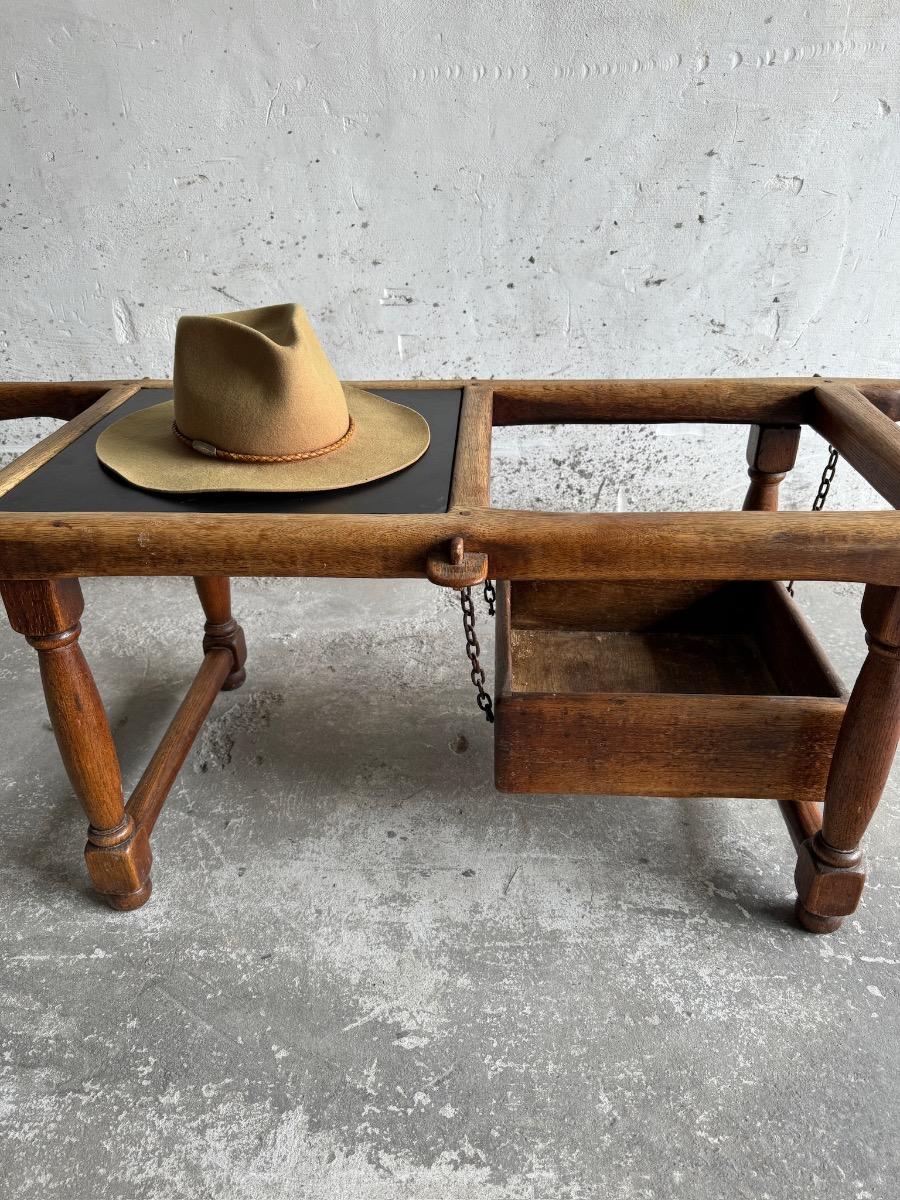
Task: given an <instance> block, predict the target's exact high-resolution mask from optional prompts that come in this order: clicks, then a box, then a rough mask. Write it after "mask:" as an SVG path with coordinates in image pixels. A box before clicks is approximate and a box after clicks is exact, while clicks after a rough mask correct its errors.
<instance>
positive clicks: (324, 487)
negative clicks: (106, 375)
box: [96, 383, 431, 493]
mask: <svg viewBox="0 0 900 1200" xmlns="http://www.w3.org/2000/svg"><path fill="white" fill-rule="evenodd" d="M342 387H343V389H344V395H345V396H346V398H347V407H348V409H349V410H350V415H351V417H352V418H353V424H354V426H355V428H354V432H353V437H352V438H351V439H350V441H349V442H348V443H347V444H346V445H345V446H342V447H341V448H340V449H339V450H334V451H332V452H331V453H330V454H323V455H322V456H321V457H319V458H308V459H304V460H301V461H300V462H292V463H237V462H229V461H228V460H227V459H216V458H208V457H206V456H205V455H203V454H199V453H198V452H197V451H196V450H192V449H191V448H190V447H189V446H186V445H184V443H183V442H180V441H179V440H178V438H177V437H176V436H175V434H174V433H173V432H172V421H173V419H174V401H172V400H166V401H164V402H163V403H162V404H154V405H152V406H151V407H150V408H142V409H139V410H138V411H137V412H133V413H129V414H128V415H127V416H125V417H121V418H120V419H119V420H118V421H116V422H115V423H114V424H112V425H109V426H108V427H107V428H106V429H104V430H103V432H102V433H101V434H100V436H99V438H98V439H97V447H96V448H97V457H98V458H99V459H100V461H101V462H102V463H103V464H104V466H106V467H109V469H110V470H111V471H114V472H115V473H116V474H117V475H120V476H121V477H122V478H123V479H124V480H125V481H126V482H127V483H131V484H134V486H135V487H139V488H143V489H144V490H145V491H151V492H178V493H191V492H326V491H332V490H336V489H338V488H347V487H356V486H358V485H359V484H361V483H371V482H372V481H373V480H375V479H384V477H385V476H386V475H393V474H395V473H396V472H397V471H402V470H403V469H404V467H408V466H411V465H412V463H414V462H416V460H417V459H419V458H421V457H422V455H423V454H424V453H425V451H426V450H427V449H428V443H429V441H430V439H431V434H430V431H429V429H428V422H427V421H426V420H425V418H424V417H423V416H422V415H421V413H417V412H415V411H414V410H413V409H411V408H406V407H405V406H404V405H402V404H395V403H394V402H393V401H392V400H385V399H384V397H383V396H375V395H373V394H372V393H371V392H364V391H363V390H362V389H361V388H355V387H352V386H351V385H350V384H347V383H345V384H342Z"/></svg>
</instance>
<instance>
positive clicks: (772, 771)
mask: <svg viewBox="0 0 900 1200" xmlns="http://www.w3.org/2000/svg"><path fill="white" fill-rule="evenodd" d="M360 386H363V387H366V388H370V389H372V390H375V391H379V392H382V393H383V394H388V395H395V394H397V395H398V396H399V394H401V393H402V396H403V402H404V403H407V404H410V405H412V406H413V407H418V408H419V410H420V411H422V412H423V413H425V415H426V416H427V418H428V420H429V423H430V424H431V426H432V446H431V447H430V448H429V451H428V452H427V454H426V455H425V456H424V458H423V459H422V460H420V462H419V463H417V464H415V466H414V467H411V468H409V470H408V471H405V472H402V473H401V474H400V475H399V476H397V477H395V478H394V480H393V481H380V482H379V483H378V484H371V485H366V486H365V487H363V488H355V489H350V491H349V492H348V493H335V494H334V495H332V496H331V497H328V496H326V497H319V498H318V499H315V498H313V499H310V498H303V497H287V498H286V497H284V496H281V497H275V498H273V497H271V496H270V497H267V498H254V497H252V496H247V495H246V494H244V495H241V496H239V497H235V496H229V497H223V496H206V497H185V498H182V499H179V498H176V499H172V498H161V497H156V496H153V495H151V494H149V493H142V492H138V491H137V490H135V489H132V488H129V487H128V486H127V485H125V484H123V483H121V482H120V481H118V480H115V479H113V478H112V477H111V476H110V475H109V474H108V473H107V472H105V471H104V470H103V468H101V467H100V465H99V464H98V463H97V461H96V457H95V455H94V453H93V445H94V441H95V439H96V436H97V434H98V433H99V431H100V430H101V429H102V428H103V427H104V426H105V424H108V423H109V422H110V421H111V420H114V419H115V418H116V417H117V416H119V415H121V413H122V412H123V411H128V410H132V409H134V408H135V407H140V406H142V405H145V404H149V403H155V402H157V401H158V400H159V399H162V398H164V396H165V394H166V393H165V390H166V389H169V388H170V387H171V385H170V383H168V382H167V381H162V380H148V379H144V380H132V381H128V382H87V383H32V384H21V383H9V384H0V419H11V418H17V417H36V416H51V417H57V418H63V419H65V421H66V424H64V425H62V426H60V427H59V428H58V429H57V430H56V431H55V432H54V433H52V434H51V435H50V436H49V437H47V438H45V439H44V440H43V441H41V442H40V443H38V444H37V445H36V446H34V447H33V448H32V449H30V450H28V451H27V452H26V453H25V454H23V455H22V456H21V457H19V458H18V459H16V460H15V461H14V462H12V463H11V464H10V465H9V466H8V467H6V468H5V469H4V470H3V471H0V581H2V582H0V594H2V597H3V600H4V603H5V606H6V611H7V613H8V616H9V620H10V623H11V625H12V627H13V628H14V629H15V630H17V631H18V632H19V633H21V634H23V635H24V636H25V637H26V638H27V640H28V641H29V642H30V644H31V645H32V646H34V647H35V649H36V650H37V652H38V657H39V661H40V667H41V676H42V681H43V686H44V692H45V695H46V700H47V706H48V709H49V712H50V717H51V721H52V723H53V728H54V731H55V734H56V738H57V742H58V744H59V749H60V753H61V755H62V758H63V762H64V764H65V767H66V770H67V772H68V775H69V779H70V780H71V783H72V786H73V789H74V791H75V793H76V794H77V796H78V798H79V799H80V801H81V803H82V805H83V807H84V810H85V812H86V814H87V817H88V820H89V823H90V824H89V828H88V841H87V846H86V849H85V856H86V860H87V866H88V871H89V873H90V876H91V880H92V882H93V885H94V887H95V888H96V890H97V891H98V892H100V893H102V894H103V896H104V897H105V898H106V900H107V901H108V902H109V903H110V904H111V905H112V907H113V908H117V909H134V908H137V907H139V906H140V905H142V904H143V903H145V901H146V900H147V899H148V897H149V895H150V890H151V883H150V867H151V852H150V841H149V838H150V834H151V832H152V829H153V827H154V825H155V823H156V820H157V818H158V817H159V814H160V812H161V810H162V807H163V804H164V802H165V799H166V796H167V795H168V793H169V790H170V788H171V786H172V784H173V782H174V780H175V778H176V775H177V773H178V771H179V769H180V768H181V765H182V764H183V762H184V760H185V758H186V756H187V754H188V751H189V750H190V747H191V745H192V743H193V741H194V739H195V737H196V735H197V733H198V731H199V730H200V728H201V727H202V724H203V722H204V720H205V718H206V716H207V714H208V712H209V710H210V708H211V706H212V704H213V702H214V699H215V697H216V695H217V693H218V692H219V691H220V690H222V689H228V688H234V687H238V686H240V684H241V683H242V682H243V680H244V677H245V666H244V663H245V658H246V649H245V646H244V638H243V634H242V632H241V630H240V627H239V626H238V624H237V623H236V621H235V618H234V616H233V615H232V612H231V600H230V582H229V581H230V578H231V577H232V576H242V575H269V576H294V577H303V576H329V577H365V578H385V577H387V578H413V577H422V576H423V575H427V577H428V578H430V579H431V580H432V581H433V582H434V583H436V584H439V585H442V586H446V587H453V588H463V587H466V586H471V585H472V584H473V583H476V582H478V581H479V580H482V579H484V578H485V577H486V576H487V575H488V574H490V575H491V576H492V577H494V578H496V579H498V580H499V581H501V582H500V588H499V594H500V611H499V614H498V638H497V643H498V645H497V700H496V714H497V719H496V726H495V747H496V751H495V763H496V782H497V785H498V787H500V788H501V789H503V790H508V791H516V792H553V791H555V792H597V793H622V794H641V795H660V796H723V795H724V796H748V797H758V798H770V799H774V800H777V801H778V802H779V803H780V806H781V811H782V813H783V814H784V818H785V821H786V823H787V827H788V829H789V831H790V834H791V837H792V839H793V841H794V844H795V846H796V848H797V855H798V857H797V868H796V875H795V879H796V885H797V893H798V902H797V913H798V917H799V920H800V921H801V923H802V924H803V925H804V926H805V928H807V929H809V930H811V931H813V932H818V933H822V932H829V931H831V930H834V929H836V928H837V927H838V926H839V925H840V923H841V920H842V918H843V917H844V916H846V915H847V914H849V913H852V912H853V911H854V910H855V908H856V906H857V904H858V902H859V899H860V896H861V893H862V888H863V884H864V881H865V872H864V869H863V865H862V854H861V850H860V842H861V839H862V836H863V833H864V832H865V829H866V827H867V825H868V823H869V821H870V819H871V817H872V815H873V813H874V811H875V808H876V806H877V804H878V801H879V798H880V796H881V792H882V789H883V787H884V784H885V781H886V779H887V776H888V772H889V770H890V767H891V764H892V761H893V757H894V753H895V750H896V746H897V741H898V735H900V516H898V514H897V513H896V512H894V511H875V512H817V513H799V512H780V511H778V488H779V484H780V482H781V481H782V479H783V478H784V476H785V474H786V472H788V471H789V470H790V469H791V467H792V465H793V462H794V458H795V455H796V450H797V445H798V441H799V437H800V432H801V428H802V427H803V426H805V425H808V426H810V427H811V428H812V429H814V430H815V431H816V432H817V433H819V434H821V435H822V437H823V438H825V439H826V440H827V441H828V442H829V443H831V444H832V445H833V446H834V447H835V448H836V449H837V450H838V451H839V452H840V454H841V456H842V457H843V458H844V459H845V460H846V461H847V462H848V463H849V464H850V465H851V466H853V467H854V468H855V469H856V470H858V471H859V472H860V473H861V474H862V475H863V476H864V477H865V478H866V479H867V480H868V482H869V483H870V484H871V485H872V486H873V487H874V488H875V489H876V490H877V491H878V492H879V493H880V495H881V496H883V497H884V498H885V500H886V501H887V502H888V503H889V504H890V505H891V506H892V507H893V508H894V509H896V508H897V507H898V506H900V432H898V430H897V429H896V427H895V425H894V421H896V420H898V419H900V380H871V379H869V380H862V379H854V380H850V379H843V380H822V379H804V378H796V379H733V380H724V379H712V380H690V379H670V380H588V381H557V380H543V381H542V380H527V381H521V380H515V381H492V382H464V381H447V382H420V381H415V382H405V383H401V382H380V383H363V384H361V385H360ZM685 421H689V422H715V423H734V424H745V425H748V426H749V427H750V439H749V446H748V455H747V457H748V464H749V473H750V479H751V482H750V487H749V490H748V493H747V498H746V500H745V503H744V509H743V511H741V512H680V513H652V512H647V513H610V514H584V513H539V512H529V511H518V510H503V509H494V508H492V507H491V504H490V486H489V485H490V455H491V431H492V428H493V426H495V425H512V424H516V425H531V424H540V423H600V424H621V423H629V422H685ZM106 575H138V576H157V575H190V576H193V577H194V580H195V582H196V586H197V591H198V594H199V598H200V603H201V606H202V608H203V611H204V613H205V616H206V624H205V633H204V637H203V641H202V650H203V659H202V662H201V665H200V668H199V671H198V673H197V676H196V678H195V679H194V681H193V683H192V684H191V685H190V687H189V689H188V691H187V694H186V696H185V699H184V701H183V703H182V704H181V707H180V708H179V709H178V712H177V713H176V715H175V717H174V718H173V720H172V722H171V724H170V726H169V728H168V730H167V731H166V733H165V735H164V736H163V738H162V741H161V742H160V744H159V746H158V747H157V749H156V751H155V752H154V754H153V756H152V757H151V759H150V762H149V764H148V766H147V769H146V770H145V772H144V774H143V776H142V777H141V779H140V782H139V783H138V785H137V787H136V788H135V790H134V792H133V794H132V795H131V797H130V798H129V799H128V800H127V802H126V800H125V798H124V797H123V793H122V781H121V775H120V771H119V764H118V760H117V757H116V751H115V747H114V744H113V739H112V735H111V733H110V729H109V724H108V722H107V718H106V714H105V712H104V709H103V705H102V703H101V700H100V697H99V695H98V692H97V688H96V685H95V683H94V680H93V677H92V675H91V672H90V669H89V667H88V665H87V663H86V661H85V659H84V656H83V654H82V652H81V649H80V647H79V644H78V638H79V633H80V629H81V625H80V620H81V615H82V610H83V607H84V604H83V599H82V595H81V589H80V586H79V582H78V580H79V577H81V576H106ZM787 579H795V580H798V581H799V580H813V579H819V580H845V581H855V582H860V583H863V584H865V585H866V586H865V592H864V597H863V602H862V621H863V625H864V626H865V631H866V641H867V643H868V654H867V657H866V661H865V663H864V665H863V667H862V670H861V671H860V674H859V677H858V679H857V681H856V683H855V685H854V686H853V689H852V691H851V692H850V694H849V696H848V695H847V693H846V691H845V689H844V687H843V685H842V684H841V681H840V680H839V679H838V678H837V676H836V675H835V673H834V671H833V670H832V668H831V667H830V665H829V663H828V661H827V659H826V657H825V655H824V653H823V651H822V650H821V648H820V647H819V646H818V644H817V642H816V641H815V638H814V635H813V634H812V632H811V630H810V629H809V627H808V626H807V624H806V622H805V620H804V619H803V617H802V616H801V615H800V613H799V610H798V609H797V607H796V606H795V604H794V602H793V600H792V599H791V597H790V596H789V595H788V594H787V592H786V590H785V588H784V586H783V584H782V583H781V582H779V581H783V580H787Z"/></svg>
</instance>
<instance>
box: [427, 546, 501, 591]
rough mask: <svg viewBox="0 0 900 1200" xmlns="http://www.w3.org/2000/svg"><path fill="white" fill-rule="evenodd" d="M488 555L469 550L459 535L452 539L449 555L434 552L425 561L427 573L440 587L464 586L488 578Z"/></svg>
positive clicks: (469, 585)
mask: <svg viewBox="0 0 900 1200" xmlns="http://www.w3.org/2000/svg"><path fill="white" fill-rule="evenodd" d="M487 573H488V560H487V555H486V554H482V553H481V552H480V551H474V552H472V551H468V550H466V548H465V545H464V543H463V539H462V538H461V537H459V536H457V537H454V538H451V539H450V546H449V553H448V557H447V558H445V557H443V556H442V555H440V554H436V553H434V552H432V553H431V554H429V555H428V558H427V560H426V563H425V574H426V575H427V576H428V578H429V579H430V580H431V582H432V583H436V584H437V585H438V587H450V588H464V587H472V586H473V585H474V584H476V583H483V582H484V580H485V579H487Z"/></svg>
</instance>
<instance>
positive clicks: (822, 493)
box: [787, 445, 841, 596]
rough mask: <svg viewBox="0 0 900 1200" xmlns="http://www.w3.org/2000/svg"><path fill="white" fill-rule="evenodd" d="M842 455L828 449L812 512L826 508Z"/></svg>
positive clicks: (791, 583) (833, 449)
mask: <svg viewBox="0 0 900 1200" xmlns="http://www.w3.org/2000/svg"><path fill="white" fill-rule="evenodd" d="M840 457H841V456H840V454H839V453H838V452H837V450H835V448H834V446H832V445H829V447H828V462H827V463H826V464H825V470H824V471H823V472H822V478H821V479H820V480H819V490H818V491H817V492H816V498H815V500H813V503H812V512H821V511H822V509H823V508H824V507H825V501H826V500H827V499H828V492H829V491H830V489H831V485H832V483H833V481H834V473H835V471H836V470H837V465H838V459H839V458H840ZM787 590H788V593H789V594H790V595H791V596H793V594H794V580H793V579H792V580H791V581H790V583H789V584H788V585H787Z"/></svg>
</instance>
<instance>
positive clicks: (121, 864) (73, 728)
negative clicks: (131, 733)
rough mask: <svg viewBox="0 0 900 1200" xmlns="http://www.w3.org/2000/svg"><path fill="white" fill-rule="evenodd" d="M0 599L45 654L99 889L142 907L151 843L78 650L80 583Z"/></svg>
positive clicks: (31, 587) (35, 587) (44, 671)
mask: <svg viewBox="0 0 900 1200" xmlns="http://www.w3.org/2000/svg"><path fill="white" fill-rule="evenodd" d="M0 595H2V597H3V602H4V604H5V605H6V611H7V613H8V615H9V622H10V624H11V625H12V627H13V629H15V630H16V632H17V633H21V634H24V635H25V637H26V638H27V640H28V641H29V642H30V644H31V645H32V646H34V648H35V649H36V650H37V652H38V659H39V661H40V667H41V680H42V682H43V685H44V696H45V697H46V700H47V710H48V712H49V714H50V720H51V722H52V724H53V732H54V733H55V734H56V741H57V744H58V745H59V752H60V754H61V756H62V760H63V763H64V765H65V768H66V772H67V773H68V776H69V780H70V782H71V784H72V787H73V789H74V790H75V794H76V795H77V796H78V799H79V800H80V801H81V804H82V806H83V808H84V811H85V812H86V813H87V817H88V820H89V821H90V826H89V828H88V841H87V845H86V846H85V850H84V857H85V861H86V862H87V868H88V871H89V873H90V876H91V880H92V882H93V884H94V887H95V888H96V890H97V891H98V892H100V893H102V895H103V896H104V898H105V899H106V901H107V902H108V903H109V904H111V905H112V907H113V908H118V909H132V908H139V907H140V905H142V904H144V903H145V902H146V901H147V899H148V898H149V896H150V890H151V882H150V863H151V857H152V856H151V854H150V843H149V840H148V838H147V832H146V830H145V829H143V828H141V827H139V826H137V825H135V823H134V820H133V819H132V818H131V817H130V816H129V815H128V814H127V813H126V812H125V807H124V803H123V799H122V778H121V775H120V772H119V760H118V758H117V757H116V748H115V746H114V744H113V739H112V734H111V733H110V729H109V722H108V721H107V719H106V713H105V712H104V709H103V704H102V702H101V700H100V695H99V693H98V691H97V685H96V684H95V683H94V677H93V676H92V675H91V671H90V668H89V667H88V665H87V662H86V661H85V657H84V655H83V654H82V652H81V647H80V646H79V645H78V637H79V634H80V633H81V623H80V617H81V614H82V612H83V611H84V599H83V597H82V595H81V587H80V585H79V583H78V580H77V579H61V580H31V579H29V580H16V581H5V582H3V583H0Z"/></svg>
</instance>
